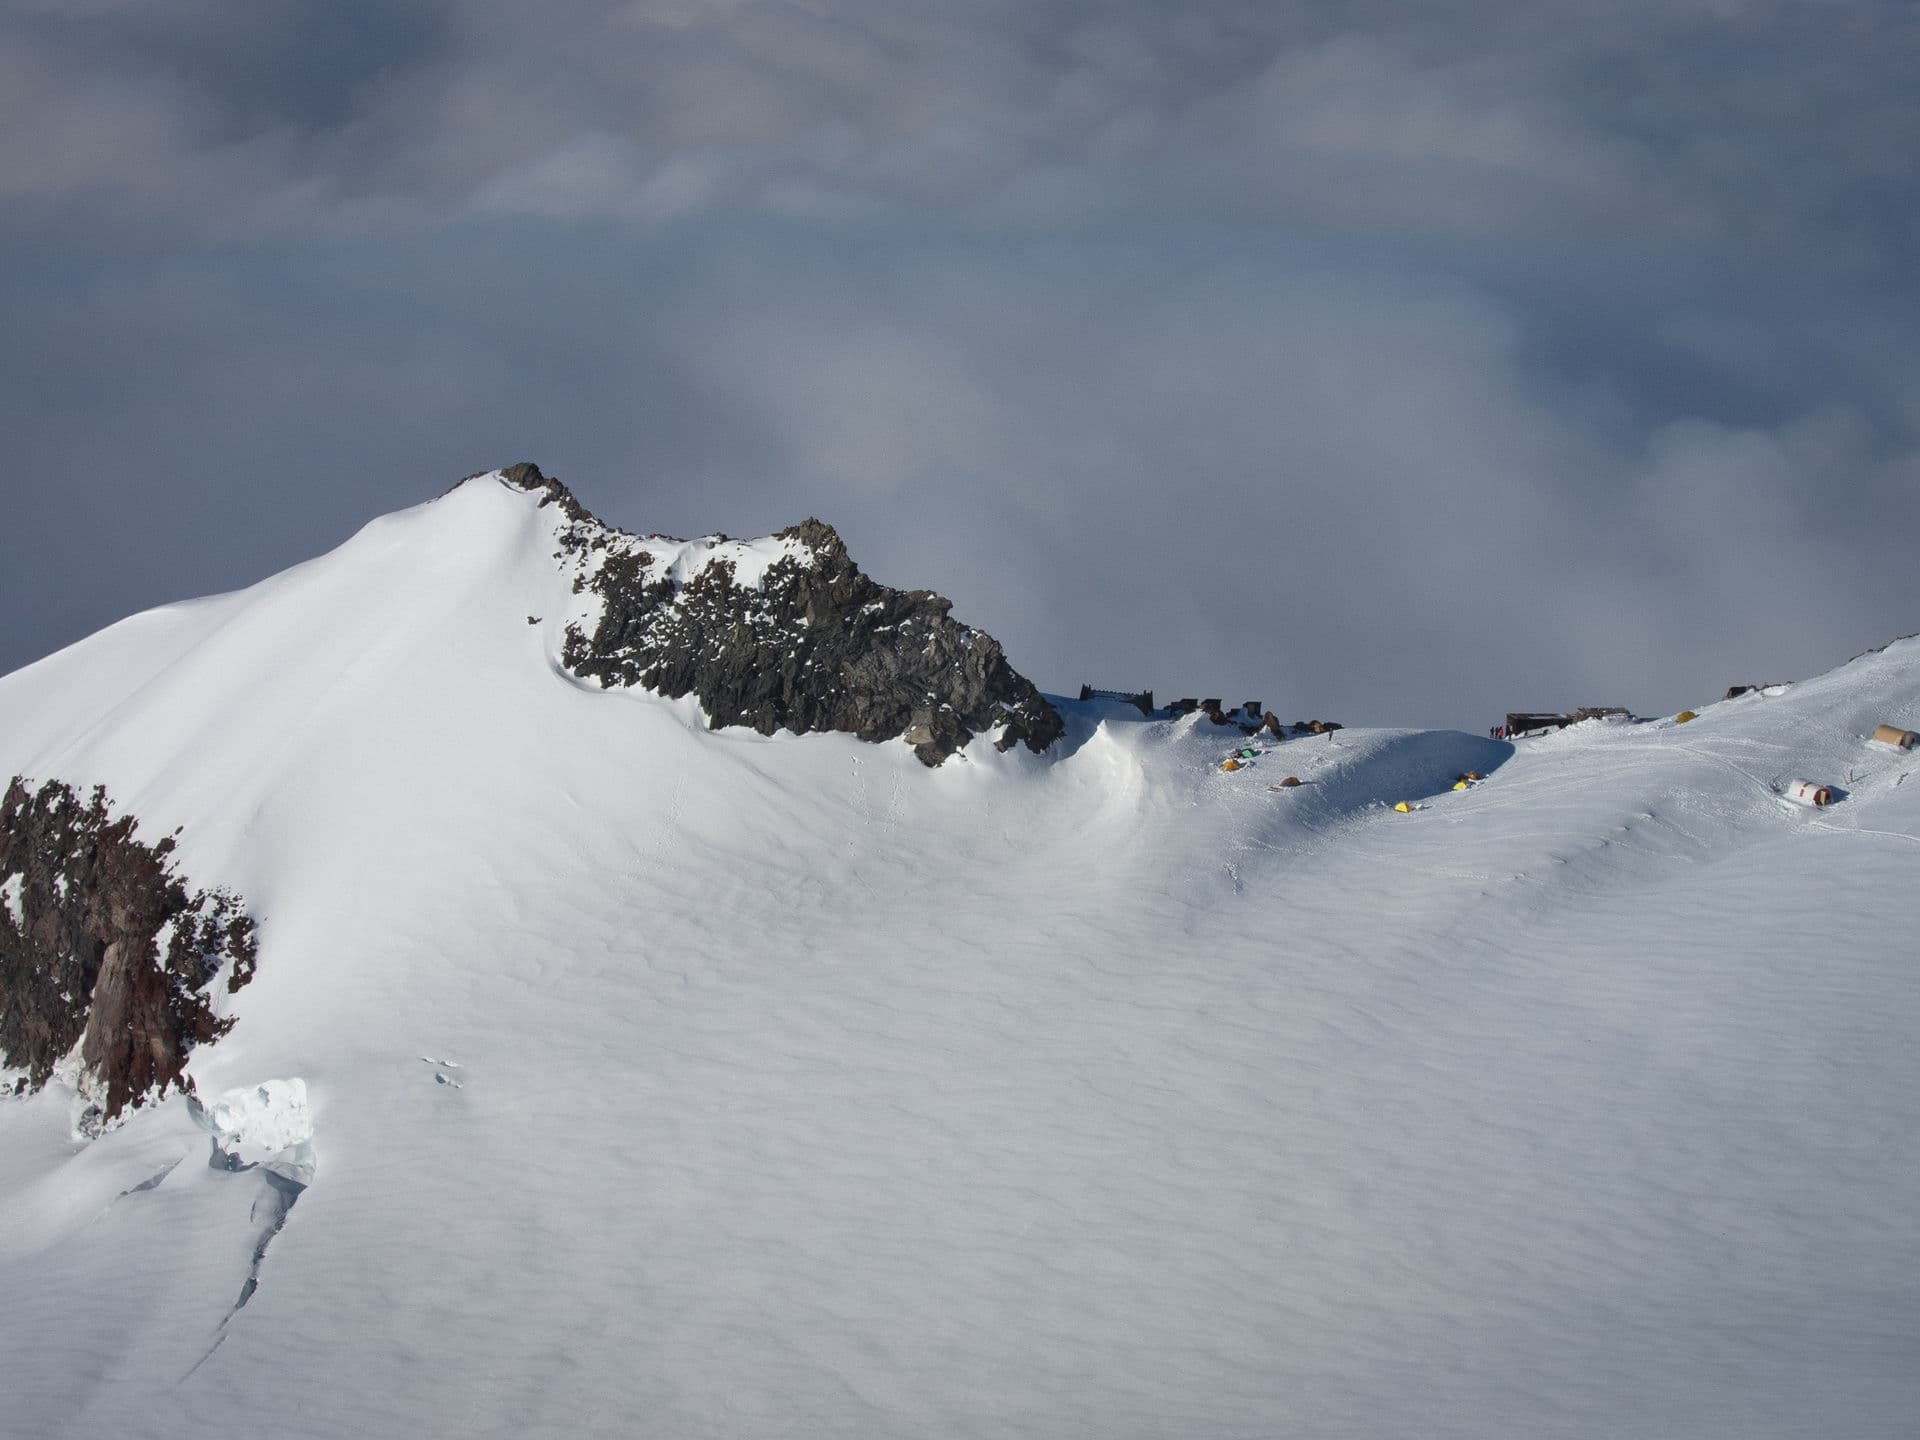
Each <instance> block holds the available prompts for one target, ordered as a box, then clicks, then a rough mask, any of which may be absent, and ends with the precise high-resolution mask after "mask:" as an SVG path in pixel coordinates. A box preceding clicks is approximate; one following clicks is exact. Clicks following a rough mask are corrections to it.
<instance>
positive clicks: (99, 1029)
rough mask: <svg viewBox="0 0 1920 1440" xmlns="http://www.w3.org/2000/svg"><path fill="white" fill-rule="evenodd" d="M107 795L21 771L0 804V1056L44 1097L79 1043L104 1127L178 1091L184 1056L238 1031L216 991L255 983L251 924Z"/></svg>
mask: <svg viewBox="0 0 1920 1440" xmlns="http://www.w3.org/2000/svg"><path fill="white" fill-rule="evenodd" d="M134 830H135V821H134V819H133V817H132V816H121V817H119V818H117V819H116V818H115V817H114V816H113V814H112V811H111V808H110V807H109V805H108V803H107V797H106V792H105V790H104V789H102V788H100V787H95V789H94V791H93V793H92V795H91V796H90V797H88V798H86V799H82V798H81V797H80V796H79V795H78V794H76V793H75V792H74V790H73V789H72V787H70V786H68V785H65V784H62V783H61V782H59V781H57V780H50V781H48V782H47V783H46V784H44V785H42V786H40V788H39V789H38V790H37V791H36V790H32V789H30V788H29V786H28V784H27V782H26V781H25V780H23V779H22V778H21V777H19V776H15V777H14V778H13V781H12V783H11V784H9V785H8V787H7V792H6V797H5V799H4V801H0V1060H4V1062H5V1063H6V1064H7V1065H8V1066H10V1067H13V1068H16V1069H19V1070H23V1071H25V1072H26V1073H25V1077H24V1078H23V1079H22V1080H21V1081H20V1082H19V1083H20V1085H21V1086H22V1087H32V1088H38V1087H39V1086H40V1085H43V1084H45V1083H46V1081H47V1079H48V1077H49V1076H50V1075H52V1073H53V1069H54V1066H55V1065H56V1064H57V1063H58V1062H59V1061H60V1060H61V1059H62V1058H64V1057H65V1056H66V1055H67V1054H68V1053H69V1052H70V1051H72V1049H73V1047H74V1044H75V1042H79V1043H80V1058H81V1061H82V1063H83V1065H84V1067H85V1069H86V1071H87V1073H88V1074H89V1075H90V1076H91V1077H92V1079H93V1080H94V1081H96V1082H97V1083H98V1084H99V1085H100V1087H101V1088H102V1089H103V1090H104V1098H103V1100H102V1101H101V1108H102V1111H103V1117H102V1118H103V1119H106V1120H111V1119H113V1118H114V1117H115V1116H116V1115H118V1114H119V1113H120V1112H121V1111H122V1110H123V1109H125V1108H126V1107H127V1106H129V1105H138V1104H140V1103H141V1102H142V1101H143V1100H145V1099H148V1098H150V1097H154V1096H157V1095H163V1094H165V1093H166V1092H167V1090H168V1088H169V1087H171V1086H173V1085H176V1084H179V1083H180V1077H181V1072H182V1069H183V1067H184V1066H185V1063H186V1057H187V1053H188V1052H189V1051H190V1050H192V1048H193V1047H194V1046H195V1045H198V1044H204V1043H206V1042H207V1041H210V1040H214V1039H217V1038H218V1037H219V1036H221V1035H224V1034H225V1033H226V1032H227V1030H228V1029H230V1028H231V1027H232V1025H233V1021H232V1020H231V1019H225V1020H222V1019H219V1018H216V1017H215V1015H214V1013H213V1011H212V1008H211V1007H210V1006H209V1004H208V1001H207V987H208V986H209V985H210V984H211V983H212V982H213V980H214V978H215V977H216V976H217V975H218V974H219V973H220V971H221V970H222V968H223V967H226V966H227V965H228V963H229V962H231V969H230V971H229V973H228V978H227V988H228V990H229V991H234V990H238V989H239V988H240V987H241V986H242V985H245V984H246V983H247V981H248V980H249V979H251V978H252V976H253V967H254V960H255V957H256V953H257V947H256V944H255V939H254V927H253V921H252V920H251V919H250V918H249V917H248V916H247V914H246V912H245V910H244V909H243V908H242V906H241V904H240V901H239V900H238V899H237V898H236V897H234V896H233V895H230V894H228V893H226V892H224V891H219V890H214V891H207V890H198V891H189V890H188V888H187V886H186V884H185V883H184V882H183V881H182V880H181V879H180V877H179V876H178V875H176V874H175V873H174V870H173V863H172V861H171V859H170V858H169V857H170V856H171V854H172V851H173V849H174V842H173V840H172V838H171V837H168V838H165V839H162V840H160V841H158V842H157V843H156V844H153V845H148V844H146V843H145V842H144V841H141V840H139V839H137V838H136V837H135V834H134Z"/></svg>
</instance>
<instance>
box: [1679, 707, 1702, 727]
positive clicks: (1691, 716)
mask: <svg viewBox="0 0 1920 1440" xmlns="http://www.w3.org/2000/svg"><path fill="white" fill-rule="evenodd" d="M1699 718H1700V717H1699V715H1698V714H1696V713H1695V712H1694V711H1692V710H1682V711H1681V712H1680V713H1679V714H1678V715H1676V716H1674V717H1673V723H1674V724H1676V725H1684V724H1686V723H1687V721H1689V720H1698V719H1699Z"/></svg>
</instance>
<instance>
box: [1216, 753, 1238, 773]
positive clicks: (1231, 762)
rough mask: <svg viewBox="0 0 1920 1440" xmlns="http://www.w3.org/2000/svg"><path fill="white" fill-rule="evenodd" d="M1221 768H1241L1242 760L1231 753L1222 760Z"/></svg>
mask: <svg viewBox="0 0 1920 1440" xmlns="http://www.w3.org/2000/svg"><path fill="white" fill-rule="evenodd" d="M1220 768H1221V769H1222V770H1238V769H1239V768H1240V762H1239V761H1238V760H1236V759H1234V758H1233V757H1232V756H1231V755H1229V756H1228V757H1227V758H1226V759H1224V760H1222V761H1221V762H1220Z"/></svg>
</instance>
